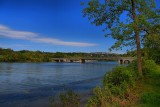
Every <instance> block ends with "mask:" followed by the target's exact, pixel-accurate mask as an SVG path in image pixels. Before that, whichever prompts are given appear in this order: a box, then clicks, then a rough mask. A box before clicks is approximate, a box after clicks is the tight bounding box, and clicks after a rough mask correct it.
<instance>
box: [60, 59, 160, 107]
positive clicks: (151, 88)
mask: <svg viewBox="0 0 160 107" xmlns="http://www.w3.org/2000/svg"><path fill="white" fill-rule="evenodd" d="M136 65H137V64H136V62H134V63H132V64H129V65H128V66H126V67H125V66H119V67H116V68H115V69H113V70H112V71H111V72H108V73H106V74H105V75H104V77H103V85H102V87H99V86H97V87H96V88H94V89H93V93H92V94H90V97H86V96H85V95H84V96H81V95H80V97H79V98H81V99H85V100H81V99H80V100H78V98H77V94H76V93H63V96H61V97H62V98H60V100H61V105H62V107H75V105H73V104H76V106H77V107H81V105H83V106H86V105H87V107H110V106H111V107H126V106H127V107H158V106H159V105H160V66H158V65H156V64H155V63H154V61H152V60H146V61H143V77H141V78H140V77H139V76H138V72H137V71H136V69H137V68H136ZM75 99H77V100H75ZM87 100H88V101H87ZM82 101H83V102H82ZM73 102H74V103H73ZM85 103H86V104H85ZM78 104H79V105H78Z"/></svg>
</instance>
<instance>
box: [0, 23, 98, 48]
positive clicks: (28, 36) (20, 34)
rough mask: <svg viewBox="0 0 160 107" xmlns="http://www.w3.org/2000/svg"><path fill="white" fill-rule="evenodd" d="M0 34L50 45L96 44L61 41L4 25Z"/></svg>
mask: <svg viewBox="0 0 160 107" xmlns="http://www.w3.org/2000/svg"><path fill="white" fill-rule="evenodd" d="M0 36H3V37H7V38H12V39H22V40H29V41H32V42H39V43H47V44H52V45H64V46H79V47H88V46H97V45H98V44H94V43H84V42H68V41H63V40H60V39H55V38H47V37H41V36H40V34H38V33H34V32H28V31H18V30H13V29H11V28H9V27H7V26H4V25H0Z"/></svg>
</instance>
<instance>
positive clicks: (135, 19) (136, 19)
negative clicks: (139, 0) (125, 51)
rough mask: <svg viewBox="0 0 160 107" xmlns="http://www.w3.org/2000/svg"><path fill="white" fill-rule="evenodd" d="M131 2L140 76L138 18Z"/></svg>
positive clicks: (132, 1) (140, 54) (140, 73)
mask: <svg viewBox="0 0 160 107" xmlns="http://www.w3.org/2000/svg"><path fill="white" fill-rule="evenodd" d="M131 3H132V16H133V20H134V32H135V39H136V45H137V66H138V71H139V75H140V76H142V59H141V56H142V53H141V43H140V36H139V28H138V18H137V15H136V7H135V0H131Z"/></svg>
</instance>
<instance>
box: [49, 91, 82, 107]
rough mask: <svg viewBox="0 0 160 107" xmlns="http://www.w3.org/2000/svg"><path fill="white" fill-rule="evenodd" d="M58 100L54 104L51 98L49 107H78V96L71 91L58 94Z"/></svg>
mask: <svg viewBox="0 0 160 107" xmlns="http://www.w3.org/2000/svg"><path fill="white" fill-rule="evenodd" d="M59 100H60V101H57V102H55V100H54V99H53V98H52V99H50V101H51V106H52V107H79V106H80V97H79V96H78V94H76V93H74V92H73V91H72V90H68V91H67V92H65V93H60V95H59Z"/></svg>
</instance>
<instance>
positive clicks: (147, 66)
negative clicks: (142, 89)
mask: <svg viewBox="0 0 160 107" xmlns="http://www.w3.org/2000/svg"><path fill="white" fill-rule="evenodd" d="M157 69H158V67H157V65H156V63H155V62H154V61H153V60H143V66H142V70H143V75H150V74H151V73H154V72H156V71H157Z"/></svg>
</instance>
